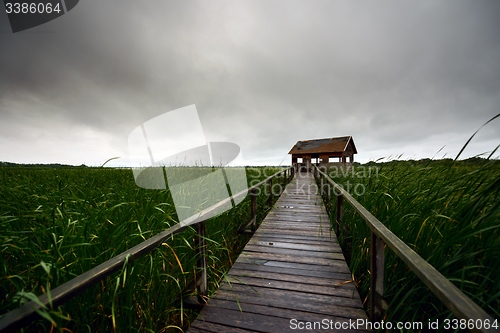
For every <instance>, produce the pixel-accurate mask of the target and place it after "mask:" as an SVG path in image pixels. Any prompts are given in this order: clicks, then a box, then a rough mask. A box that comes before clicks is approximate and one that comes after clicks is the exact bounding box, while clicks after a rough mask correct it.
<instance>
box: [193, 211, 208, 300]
mask: <svg viewBox="0 0 500 333" xmlns="http://www.w3.org/2000/svg"><path fill="white" fill-rule="evenodd" d="M195 245H196V258H197V259H196V267H197V269H198V270H199V271H197V272H196V290H197V291H198V302H199V303H200V304H204V303H206V297H207V296H208V281H207V254H206V251H207V244H206V241H205V221H202V222H200V223H198V224H196V236H195Z"/></svg>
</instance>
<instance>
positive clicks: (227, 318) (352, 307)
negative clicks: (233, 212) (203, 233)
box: [190, 177, 367, 332]
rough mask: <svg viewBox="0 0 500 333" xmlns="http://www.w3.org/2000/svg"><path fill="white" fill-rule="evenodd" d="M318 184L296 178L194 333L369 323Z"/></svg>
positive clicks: (310, 180) (317, 329)
mask: <svg viewBox="0 0 500 333" xmlns="http://www.w3.org/2000/svg"><path fill="white" fill-rule="evenodd" d="M312 185H314V184H313V180H312V178H311V177H306V178H300V177H295V178H294V180H293V181H292V182H291V183H290V184H289V185H288V186H287V188H286V191H285V192H284V193H283V194H282V196H281V197H280V198H279V200H278V201H277V202H276V203H275V204H274V207H273V209H272V210H271V211H270V212H269V213H268V215H267V216H266V218H265V219H264V221H263V222H262V223H261V225H260V227H259V228H258V229H257V230H256V232H255V234H254V236H253V237H252V238H251V240H250V241H249V242H248V243H247V245H246V246H245V248H244V250H243V252H242V253H241V254H240V256H239V257H238V259H237V260H236V262H235V263H234V265H233V267H232V268H231V269H230V270H229V272H228V274H227V275H226V277H225V279H224V282H223V283H222V284H221V286H220V288H219V290H218V291H217V292H216V293H215V295H213V296H212V297H211V299H210V300H209V302H208V304H207V305H205V307H204V308H203V310H202V311H201V312H200V315H199V316H198V318H197V319H196V320H195V321H194V322H193V323H192V325H191V329H192V332H247V331H252V332H287V331H293V330H294V329H292V326H291V321H292V320H295V321H297V322H301V323H307V322H310V323H312V322H315V323H316V324H317V323H321V322H322V321H323V320H326V322H328V323H331V324H334V323H347V321H349V320H350V321H356V320H366V319H367V316H366V313H365V311H364V309H363V306H362V304H361V300H360V298H359V294H358V291H357V289H356V287H355V285H354V283H352V281H351V278H352V274H351V272H350V271H349V268H348V266H347V264H346V262H345V258H344V255H343V253H342V249H341V248H340V246H339V245H338V243H337V238H336V236H335V233H333V232H332V231H331V230H330V219H329V217H328V214H327V213H326V211H325V209H324V206H323V203H322V200H321V198H320V197H319V196H318V195H317V187H315V186H312ZM304 189H305V190H304ZM308 191H309V192H308ZM327 328H328V327H326V328H325V327H313V328H312V329H308V330H307V331H308V332H324V331H325V329H327ZM341 331H345V332H350V331H353V332H354V331H363V328H360V327H357V330H349V329H342V330H341ZM190 332H191V330H190Z"/></svg>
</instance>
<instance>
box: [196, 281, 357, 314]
mask: <svg viewBox="0 0 500 333" xmlns="http://www.w3.org/2000/svg"><path fill="white" fill-rule="evenodd" d="M216 298H217V299H227V300H233V301H237V302H240V303H252V304H261V305H267V306H273V307H284V308H292V309H302V310H304V306H305V305H308V306H311V305H312V304H317V305H318V309H316V310H314V311H312V310H311V311H312V312H317V313H323V314H327V312H328V313H329V314H335V312H332V310H333V309H334V308H335V306H337V307H344V308H346V307H348V308H357V309H362V307H361V301H360V300H359V298H356V295H352V297H340V296H337V297H332V296H329V295H321V294H310V293H304V292H300V291H294V290H288V291H286V292H284V291H283V290H280V289H274V288H263V287H255V286H245V285H241V284H233V285H231V286H230V285H229V284H227V283H225V284H223V285H222V286H221V288H220V289H219V290H218V291H217V293H216ZM319 308H321V309H325V310H320V309H319ZM318 311H319V312H318ZM202 313H203V311H202Z"/></svg>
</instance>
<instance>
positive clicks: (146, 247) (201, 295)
mask: <svg viewBox="0 0 500 333" xmlns="http://www.w3.org/2000/svg"><path fill="white" fill-rule="evenodd" d="M293 175H294V170H293V168H287V169H284V170H281V171H278V172H276V173H275V174H273V175H271V176H269V177H268V178H266V179H264V180H263V181H261V182H259V183H258V184H255V185H253V186H251V187H249V188H248V189H245V190H243V191H240V192H238V193H236V194H233V195H232V196H230V197H228V198H226V199H224V200H222V201H220V202H218V203H217V204H215V205H213V206H211V207H209V208H207V209H205V210H203V211H201V212H200V213H199V214H197V215H195V216H192V217H190V218H188V219H186V220H184V221H182V222H181V223H179V224H176V225H174V226H172V227H170V228H168V229H167V230H165V231H162V232H161V233H159V234H157V235H156V236H153V237H151V238H149V239H147V240H146V241H144V242H142V243H140V244H138V245H136V246H134V247H132V248H131V249H129V250H127V251H125V252H122V253H121V254H119V255H117V256H115V257H113V258H111V259H109V260H107V261H105V262H103V263H102V264H100V265H98V266H96V267H94V268H92V269H90V270H88V271H87V272H85V273H83V274H81V275H79V276H77V277H75V278H73V279H72V280H70V281H68V282H66V283H63V284H62V285H60V286H58V287H56V288H54V289H52V290H50V292H49V293H46V294H43V295H41V296H39V297H38V302H34V301H30V302H28V303H26V304H24V305H22V306H20V307H18V308H17V309H14V310H12V311H10V312H8V313H6V314H5V315H4V316H3V317H2V318H0V332H7V331H9V332H10V331H13V330H18V329H20V328H22V327H24V326H27V325H28V324H30V323H31V322H32V321H33V320H36V319H38V318H41V317H39V315H38V312H39V311H41V310H43V309H46V308H49V309H53V308H56V307H58V306H60V305H62V304H63V303H65V302H66V301H68V300H70V299H71V298H73V297H75V296H77V295H79V294H80V293H82V292H83V291H85V290H86V289H88V288H90V287H92V286H93V285H95V284H96V283H98V282H99V281H101V280H103V279H105V278H106V277H107V276H109V275H111V274H112V273H114V272H117V271H119V270H120V269H122V268H123V266H124V265H126V264H127V263H128V262H129V261H131V260H135V259H138V258H141V257H143V256H145V255H147V254H148V253H150V252H151V251H152V250H154V249H155V248H156V247H158V246H159V245H160V244H162V243H163V242H165V241H166V240H167V239H168V238H170V237H171V236H173V235H175V234H178V233H180V232H182V231H183V230H185V229H186V228H188V227H190V226H195V227H196V229H195V230H196V231H197V236H196V237H195V243H196V244H195V246H196V255H197V258H198V262H197V266H196V267H197V268H198V272H197V273H196V289H197V291H198V300H199V302H204V300H205V299H206V296H207V292H208V290H207V286H208V285H207V270H206V268H207V259H206V258H207V256H206V253H205V249H206V244H205V220H207V219H208V218H210V217H212V216H213V213H214V212H217V211H219V210H220V207H223V206H225V205H227V204H228V203H231V200H235V199H237V198H239V197H241V196H245V195H246V194H247V193H249V194H250V197H251V199H250V200H251V205H250V206H251V219H250V221H249V222H248V223H247V225H246V226H244V227H243V228H242V229H244V228H246V227H247V226H249V225H250V226H251V229H252V230H255V229H256V211H257V208H256V207H257V204H256V197H257V189H258V188H259V187H260V186H266V184H269V185H270V190H269V199H268V200H267V203H270V202H271V203H272V199H273V187H272V181H273V179H280V180H281V182H282V186H281V189H280V190H283V189H284V185H285V183H287V182H288V181H289V180H290V179H291V178H292V177H293ZM247 191H248V192H247ZM274 194H276V193H274ZM242 231H243V230H242Z"/></svg>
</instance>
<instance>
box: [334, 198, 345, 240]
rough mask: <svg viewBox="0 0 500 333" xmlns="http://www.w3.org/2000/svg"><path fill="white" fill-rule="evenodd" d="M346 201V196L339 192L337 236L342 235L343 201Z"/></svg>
mask: <svg viewBox="0 0 500 333" xmlns="http://www.w3.org/2000/svg"><path fill="white" fill-rule="evenodd" d="M343 201H344V197H343V196H342V194H337V219H336V221H335V222H336V223H335V232H336V233H337V236H339V235H340V225H341V224H342V202H343Z"/></svg>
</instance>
